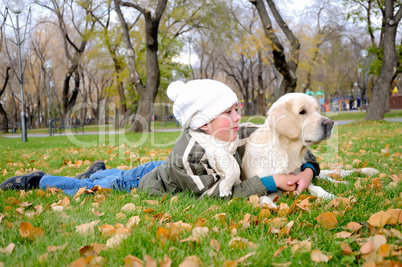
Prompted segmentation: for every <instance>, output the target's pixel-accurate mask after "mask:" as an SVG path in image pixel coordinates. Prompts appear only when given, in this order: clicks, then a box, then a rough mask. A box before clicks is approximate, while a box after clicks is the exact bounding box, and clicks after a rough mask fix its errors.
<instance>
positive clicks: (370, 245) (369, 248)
mask: <svg viewBox="0 0 402 267" xmlns="http://www.w3.org/2000/svg"><path fill="white" fill-rule="evenodd" d="M373 247H374V243H373V242H372V241H368V242H367V243H365V244H364V245H363V246H362V247H361V248H360V250H359V251H360V253H361V254H369V253H370V252H372V251H373Z"/></svg>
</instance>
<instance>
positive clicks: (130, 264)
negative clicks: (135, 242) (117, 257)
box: [123, 255, 143, 267]
mask: <svg viewBox="0 0 402 267" xmlns="http://www.w3.org/2000/svg"><path fill="white" fill-rule="evenodd" d="M123 261H124V266H127V267H142V266H143V265H142V263H143V261H142V260H141V259H139V258H137V257H134V256H133V255H127V256H126V257H125V258H124V260H123Z"/></svg>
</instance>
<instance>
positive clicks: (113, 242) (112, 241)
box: [106, 234, 128, 248]
mask: <svg viewBox="0 0 402 267" xmlns="http://www.w3.org/2000/svg"><path fill="white" fill-rule="evenodd" d="M127 237H128V235H125V234H123V235H115V236H112V237H111V238H109V239H108V240H107V241H106V247H107V248H115V247H117V246H119V245H120V244H121V243H122V242H123V241H124V240H125V239H126V238H127Z"/></svg>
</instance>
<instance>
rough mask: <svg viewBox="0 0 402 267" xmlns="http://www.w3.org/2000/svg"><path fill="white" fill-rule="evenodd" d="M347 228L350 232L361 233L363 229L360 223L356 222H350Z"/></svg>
mask: <svg viewBox="0 0 402 267" xmlns="http://www.w3.org/2000/svg"><path fill="white" fill-rule="evenodd" d="M346 227H347V228H348V229H349V230H352V231H353V232H356V231H359V230H360V228H362V226H361V225H360V224H359V223H356V222H350V223H348V224H347V225H346Z"/></svg>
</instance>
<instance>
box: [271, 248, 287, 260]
mask: <svg viewBox="0 0 402 267" xmlns="http://www.w3.org/2000/svg"><path fill="white" fill-rule="evenodd" d="M287 247H288V246H287V245H285V246H282V247H280V248H278V249H277V250H276V251H275V252H274V255H273V257H278V255H279V254H280V253H281V252H282V250H284V249H285V248H287Z"/></svg>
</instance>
